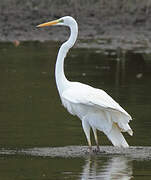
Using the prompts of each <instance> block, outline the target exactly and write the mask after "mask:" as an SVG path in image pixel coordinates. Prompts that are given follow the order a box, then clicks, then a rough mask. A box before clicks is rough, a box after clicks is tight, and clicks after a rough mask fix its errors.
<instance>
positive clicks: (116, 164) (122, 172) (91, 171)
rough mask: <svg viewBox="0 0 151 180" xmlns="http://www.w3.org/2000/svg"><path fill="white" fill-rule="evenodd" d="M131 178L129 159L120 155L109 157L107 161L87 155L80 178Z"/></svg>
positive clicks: (117, 179) (125, 179) (126, 179)
mask: <svg viewBox="0 0 151 180" xmlns="http://www.w3.org/2000/svg"><path fill="white" fill-rule="evenodd" d="M131 178H132V163H131V160H130V159H128V158H126V157H121V156H118V157H111V158H109V159H108V160H107V161H104V160H101V159H99V158H91V157H89V158H88V159H86V163H85V165H84V166H83V171H82V173H81V180H89V179H91V180H92V179H96V180H97V179H103V180H111V179H112V180H130V179H131Z"/></svg>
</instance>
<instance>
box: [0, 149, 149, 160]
mask: <svg viewBox="0 0 151 180" xmlns="http://www.w3.org/2000/svg"><path fill="white" fill-rule="evenodd" d="M93 149H94V150H95V147H93ZM0 155H1V156H5V155H10V156H13V155H23V156H25V155H26V156H34V157H51V158H54V157H62V158H76V157H87V156H98V157H99V156H123V157H130V158H131V159H137V160H150V159H151V147H144V146H131V147H129V148H117V147H113V146H100V152H97V153H96V152H95V151H94V152H93V153H89V152H88V147H87V146H66V147H43V148H38V147H35V148H25V149H12V150H11V149H0Z"/></svg>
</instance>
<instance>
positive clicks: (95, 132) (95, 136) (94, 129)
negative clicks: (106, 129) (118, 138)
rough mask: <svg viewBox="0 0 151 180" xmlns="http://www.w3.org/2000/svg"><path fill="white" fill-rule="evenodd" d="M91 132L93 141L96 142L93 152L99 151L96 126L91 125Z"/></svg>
mask: <svg viewBox="0 0 151 180" xmlns="http://www.w3.org/2000/svg"><path fill="white" fill-rule="evenodd" d="M92 130H93V133H94V138H95V142H96V147H97V148H96V150H95V152H100V147H99V143H98V137H97V131H96V128H94V127H92Z"/></svg>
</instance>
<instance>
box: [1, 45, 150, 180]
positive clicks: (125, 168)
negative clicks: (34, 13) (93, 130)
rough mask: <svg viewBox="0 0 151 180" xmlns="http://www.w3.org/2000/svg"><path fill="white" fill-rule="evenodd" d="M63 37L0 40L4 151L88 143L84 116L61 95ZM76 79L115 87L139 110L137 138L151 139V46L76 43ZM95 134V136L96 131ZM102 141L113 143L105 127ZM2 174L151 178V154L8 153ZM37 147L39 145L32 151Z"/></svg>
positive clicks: (136, 142)
mask: <svg viewBox="0 0 151 180" xmlns="http://www.w3.org/2000/svg"><path fill="white" fill-rule="evenodd" d="M58 47H59V44H57V43H51V42H49V43H44V44H41V43H30V42H28V43H21V44H20V46H18V47H15V46H14V45H13V44H10V43H2V44H0V82H1V86H0V151H5V150H6V149H7V150H8V151H9V152H11V151H12V150H13V149H17V150H24V149H26V148H30V149H31V151H32V149H34V148H35V147H38V148H43V147H62V146H69V145H70V146H71V145H78V146H81V145H82V146H83V145H87V142H86V139H85V135H84V133H83V130H82V127H81V122H80V120H79V119H77V118H76V117H73V116H71V115H70V114H69V113H68V112H67V111H66V110H65V109H64V108H63V107H62V106H61V103H60V99H59V96H58V93H57V89H56V85H55V80H54V65H55V60H56V55H57V51H58ZM65 72H66V76H67V77H68V79H70V80H73V81H80V82H83V83H87V84H90V85H92V86H94V87H98V88H102V89H104V90H105V91H107V92H108V93H109V94H110V95H111V96H112V97H113V98H114V99H115V100H116V101H118V102H119V103H120V104H121V105H122V106H123V107H124V108H125V109H126V110H127V111H128V112H129V113H130V114H131V115H132V117H133V121H132V122H131V124H130V125H131V127H132V129H133V130H134V136H133V137H130V136H128V135H127V134H125V135H124V136H125V138H126V139H127V141H128V143H129V144H130V145H131V146H150V145H151V130H150V129H151V120H150V115H151V80H150V79H151V54H143V53H140V52H139V51H135V52H134V51H133V52H131V51H121V50H120V49H119V50H118V51H117V52H115V51H113V50H106V51H105V50H103V51H100V50H99V51H98V50H95V49H72V50H71V51H70V53H69V55H68V57H67V58H66V61H65ZM92 138H93V137H92ZM99 142H100V145H103V146H105V145H111V144H110V142H109V141H108V139H107V138H106V136H105V135H104V134H103V133H99ZM0 154H1V155H0V178H1V179H4V180H5V179H15V180H17V179H82V180H87V179H105V180H106V179H107V180H108V179H115V180H116V179H132V177H134V179H142V180H146V179H151V161H150V160H142V159H141V160H139V159H137V160H134V159H132V158H128V157H125V156H122V155H119V156H118V155H117V156H111V155H110V156H102V157H100V156H99V157H97V156H94V157H89V156H86V157H84V158H61V157H60V158H59V157H58V158H51V157H43V156H39V155H37V156H36V155H35V156H27V155H26V154H22V155H18V154H17V153H16V154H13V155H11V153H8V154H7V153H6V154H5V153H4V154H2V153H0ZM31 154H32V153H31Z"/></svg>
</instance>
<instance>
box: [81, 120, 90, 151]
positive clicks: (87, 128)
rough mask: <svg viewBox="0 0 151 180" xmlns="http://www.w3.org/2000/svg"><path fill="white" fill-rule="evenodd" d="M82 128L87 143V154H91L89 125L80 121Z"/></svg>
mask: <svg viewBox="0 0 151 180" xmlns="http://www.w3.org/2000/svg"><path fill="white" fill-rule="evenodd" d="M82 127H83V130H84V133H85V135H86V138H87V141H88V145H89V152H90V153H91V152H92V145H91V139H90V125H89V123H88V122H87V121H85V120H84V119H83V120H82Z"/></svg>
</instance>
